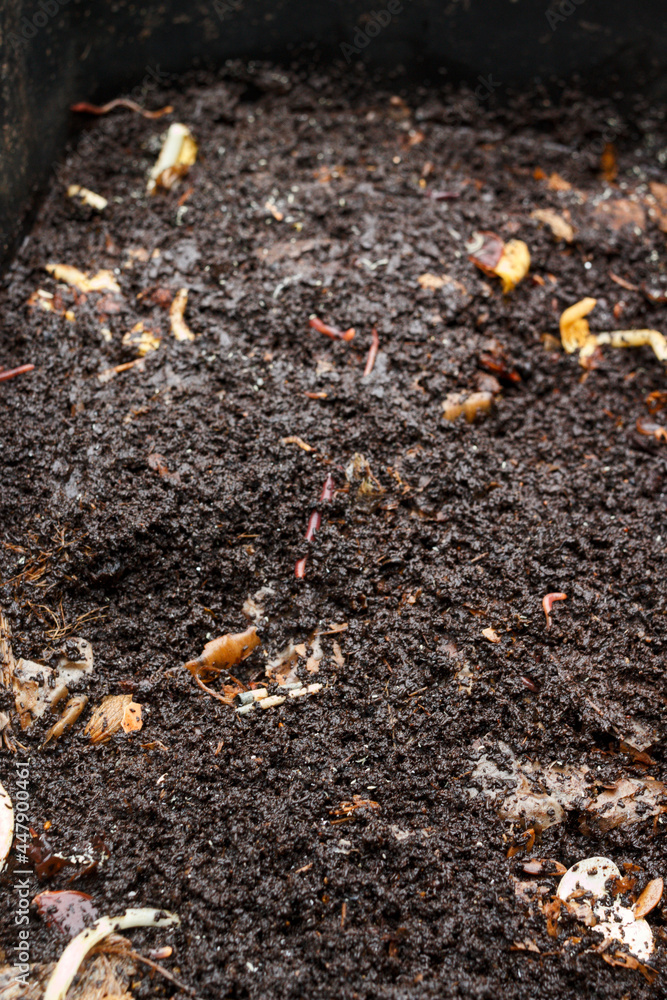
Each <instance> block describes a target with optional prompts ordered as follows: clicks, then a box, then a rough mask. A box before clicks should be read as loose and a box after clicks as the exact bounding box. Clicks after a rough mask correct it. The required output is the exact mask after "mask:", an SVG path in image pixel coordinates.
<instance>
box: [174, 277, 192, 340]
mask: <svg viewBox="0 0 667 1000" xmlns="http://www.w3.org/2000/svg"><path fill="white" fill-rule="evenodd" d="M187 304H188V290H187V288H181V289H179V291H178V292H176V294H175V295H174V299H173V302H172V303H171V306H170V307H169V321H170V323H171V332H172V333H173V335H174V337H175V338H176V340H194V339H195V335H194V333H193V332H192V330H191V329H190V327H189V326H188V324H187V323H186V322H185V320H184V319H183V315H184V313H185V307H186V306H187Z"/></svg>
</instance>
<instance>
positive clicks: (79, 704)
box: [42, 694, 88, 746]
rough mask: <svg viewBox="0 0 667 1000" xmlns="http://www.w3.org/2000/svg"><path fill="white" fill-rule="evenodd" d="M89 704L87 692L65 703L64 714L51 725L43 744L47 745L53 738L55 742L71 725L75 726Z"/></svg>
mask: <svg viewBox="0 0 667 1000" xmlns="http://www.w3.org/2000/svg"><path fill="white" fill-rule="evenodd" d="M87 704H88V695H87V694H84V695H80V696H79V697H77V698H70V699H69V701H68V702H67V704H66V705H65V708H64V710H63V714H62V715H61V716H60V718H59V719H58V721H57V722H56V723H54V725H53V726H51V728H50V729H49V731H48V733H47V734H46V736H45V737H44V743H43V744H42V746H46V744H47V743H49V742H50V741H51V740H53V741H54V742H55V740H57V739H58V738H59V737H60V736H62V734H63V733H64V732H65V730H66V729H69V727H70V726H73V725H74V723H75V722H76V720H77V719H78V718H79V716H80V715H81V713H82V712H83V710H84V708H85V707H86V705H87Z"/></svg>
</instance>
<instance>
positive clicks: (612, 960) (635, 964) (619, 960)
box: [602, 951, 658, 983]
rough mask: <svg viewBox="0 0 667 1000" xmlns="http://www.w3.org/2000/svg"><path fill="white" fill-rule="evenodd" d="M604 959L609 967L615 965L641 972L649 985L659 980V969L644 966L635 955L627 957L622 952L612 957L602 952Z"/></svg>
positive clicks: (606, 952)
mask: <svg viewBox="0 0 667 1000" xmlns="http://www.w3.org/2000/svg"><path fill="white" fill-rule="evenodd" d="M602 957H603V959H604V960H605V962H606V963H607V965H615V966H618V967H619V968H621V969H634V970H636V971H637V972H641V974H642V976H643V977H644V979H646V981H647V982H649V983H653V982H655V980H656V978H657V975H658V972H657V969H652V968H651V967H650V966H649V965H644V964H643V962H640V961H639V959H638V958H635V956H634V955H627V954H625V952H622V951H617V952H615V953H614V954H613V955H612V954H610V952H608V951H604V952H602Z"/></svg>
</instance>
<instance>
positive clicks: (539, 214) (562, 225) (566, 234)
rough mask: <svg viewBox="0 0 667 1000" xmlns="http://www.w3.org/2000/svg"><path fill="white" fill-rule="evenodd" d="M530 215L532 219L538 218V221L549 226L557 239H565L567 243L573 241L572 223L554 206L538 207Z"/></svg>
mask: <svg viewBox="0 0 667 1000" xmlns="http://www.w3.org/2000/svg"><path fill="white" fill-rule="evenodd" d="M530 217H531V219H536V220H537V222H543V223H544V225H546V226H549V228H550V230H551V232H552V233H553V234H554V236H555V237H556V239H557V240H565V242H566V243H571V242H572V240H573V239H574V229H573V228H572V226H571V225H570V223H569V222H567V221H566V220H565V219H564V218H563V216H562V215H559V214H558V212H556V211H555V210H554V209H553V208H536V209H535V211H534V212H531V213H530Z"/></svg>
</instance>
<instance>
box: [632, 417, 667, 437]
mask: <svg viewBox="0 0 667 1000" xmlns="http://www.w3.org/2000/svg"><path fill="white" fill-rule="evenodd" d="M635 426H636V427H637V431H638V432H639V434H644V435H645V436H646V437H652V438H655V440H656V441H667V427H663V426H662V424H658V423H656V422H655V420H651V418H650V417H638V418H637V423H636V425H635Z"/></svg>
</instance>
